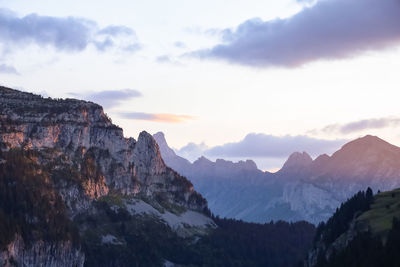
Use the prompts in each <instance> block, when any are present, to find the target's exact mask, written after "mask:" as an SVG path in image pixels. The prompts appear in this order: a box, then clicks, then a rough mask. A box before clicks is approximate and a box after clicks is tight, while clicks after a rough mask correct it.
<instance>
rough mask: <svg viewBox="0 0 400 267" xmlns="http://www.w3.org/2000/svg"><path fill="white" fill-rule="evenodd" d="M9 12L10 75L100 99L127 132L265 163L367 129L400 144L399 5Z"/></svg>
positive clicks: (21, 83) (301, 2)
mask: <svg viewBox="0 0 400 267" xmlns="http://www.w3.org/2000/svg"><path fill="white" fill-rule="evenodd" d="M0 8H1V9H0V83H1V84H3V85H5V86H9V87H13V88H16V89H21V90H26V91H31V92H36V93H41V94H43V95H46V96H50V97H76V98H81V99H86V100H91V101H95V102H98V103H100V104H102V105H103V106H104V108H105V111H106V112H107V113H108V114H109V115H110V116H111V117H112V118H113V122H115V123H116V124H118V125H120V126H121V127H123V128H124V131H125V135H126V136H133V137H137V136H138V133H139V132H140V131H142V130H147V131H148V132H150V133H155V132H157V131H163V132H164V133H165V134H166V137H167V140H168V142H169V144H170V145H171V146H172V147H174V148H176V149H177V150H178V151H179V152H180V153H182V154H183V155H188V156H192V157H195V156H197V155H198V153H199V151H204V150H207V153H208V155H209V156H210V157H213V158H217V157H223V158H230V159H235V160H236V159H245V158H252V159H255V160H256V162H257V164H258V165H259V166H260V168H263V169H271V168H276V167H279V166H280V165H281V164H282V160H283V159H284V158H285V157H287V156H288V154H290V152H291V151H295V150H306V151H309V152H310V154H312V155H313V156H316V155H318V154H320V153H332V152H333V151H334V150H335V149H337V148H339V147H340V145H342V144H343V143H344V142H345V141H346V140H351V139H353V138H356V137H359V136H362V135H365V134H374V135H378V136H380V137H382V138H384V139H386V140H388V141H389V142H392V143H393V144H396V145H400V133H399V129H400V109H399V104H398V103H399V99H400V93H399V85H400V75H399V69H400V19H399V18H400V2H399V1H398V0H379V1H378V0H317V1H312V0H308V1H307V0H279V1H278V0H263V1H261V0H260V1H256V0H247V1H243V0H240V1H239V0H231V1H229V4H227V1H222V0H213V1H209V0H203V1H186V0H169V1H161V0H158V1H156V0H148V1H132V0H129V1H128V0H125V1H124V0H114V1H101V0H97V1H94V0H85V1H78V0H69V1H62V0H59V1H51V0H35V1H28V0H13V1H7V0H0ZM188 144H189V145H188ZM276 144H279V146H277V145H276Z"/></svg>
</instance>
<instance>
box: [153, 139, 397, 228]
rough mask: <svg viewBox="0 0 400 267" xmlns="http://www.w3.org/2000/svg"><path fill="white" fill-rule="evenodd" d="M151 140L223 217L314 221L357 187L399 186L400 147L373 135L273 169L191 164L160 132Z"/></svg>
mask: <svg viewBox="0 0 400 267" xmlns="http://www.w3.org/2000/svg"><path fill="white" fill-rule="evenodd" d="M155 138H156V140H157V142H159V143H161V144H163V145H162V146H161V153H162V155H163V157H164V160H165V162H166V164H167V165H169V166H171V167H172V168H174V169H175V170H177V171H178V172H180V173H182V174H184V175H185V176H187V177H188V178H189V179H190V180H191V181H192V182H193V184H194V185H195V188H196V190H198V191H199V192H200V193H201V194H202V195H204V196H205V197H206V198H207V200H208V202H209V207H210V209H211V211H212V212H213V213H215V214H217V215H220V216H222V217H225V216H226V217H233V218H237V219H243V220H246V221H253V222H265V221H269V220H279V219H282V220H289V221H297V220H307V221H310V222H313V223H319V222H320V221H324V220H327V219H328V218H329V217H330V216H331V215H332V214H333V212H334V211H335V210H336V208H337V207H338V206H340V204H341V203H342V202H344V201H346V199H347V198H349V197H351V196H352V195H353V194H354V193H356V192H358V191H359V190H366V189H367V188H368V187H371V188H372V189H373V190H374V191H375V192H376V191H378V190H390V189H393V188H397V187H400V148H398V147H396V146H393V145H391V144H389V143H387V142H385V141H383V140H382V139H379V138H378V137H375V136H369V135H367V136H365V137H363V138H359V139H357V140H354V141H352V142H349V143H347V144H346V145H344V146H343V147H342V148H341V149H340V150H338V151H337V152H336V153H334V154H333V155H332V156H328V155H326V154H324V155H321V156H319V157H317V158H316V159H315V160H313V159H312V158H311V157H310V156H309V155H308V154H307V153H306V152H302V153H299V152H294V153H293V154H292V155H290V157H289V158H288V160H287V161H286V162H285V164H284V166H283V167H282V169H281V170H279V171H278V172H277V173H268V172H261V171H260V170H258V169H257V168H256V167H255V168H254V167H253V168H252V167H251V164H245V162H239V163H232V162H228V161H224V160H217V161H216V162H212V161H210V160H208V159H206V158H204V157H202V158H199V159H198V160H197V161H195V162H194V163H193V164H191V163H190V162H187V161H186V160H185V159H183V158H181V157H179V156H177V155H176V154H175V153H173V151H172V152H171V150H168V149H169V148H168V145H167V144H166V141H165V139H164V135H161V134H157V136H155ZM245 166H247V167H245Z"/></svg>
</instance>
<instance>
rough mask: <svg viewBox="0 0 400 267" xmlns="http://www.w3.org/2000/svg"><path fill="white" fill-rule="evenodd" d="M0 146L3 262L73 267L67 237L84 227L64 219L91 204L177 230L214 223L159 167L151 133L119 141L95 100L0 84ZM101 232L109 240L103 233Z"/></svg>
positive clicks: (79, 255)
mask: <svg viewBox="0 0 400 267" xmlns="http://www.w3.org/2000/svg"><path fill="white" fill-rule="evenodd" d="M0 147H1V154H0V155H1V159H0V163H1V164H0V170H1V171H2V175H1V185H2V190H3V191H2V194H1V207H2V209H1V213H2V216H1V217H2V219H1V220H2V223H3V224H2V226H3V230H4V229H7V230H8V231H7V235H6V236H7V238H5V239H3V240H2V241H3V242H2V244H1V245H2V246H1V248H2V249H6V251H7V253H2V254H1V256H0V262H2V263H4V264H6V263H7V262H8V263H12V262H16V263H18V265H19V264H21V265H25V264H27V265H35V266H39V265H40V266H42V265H43V266H49V265H53V266H81V265H82V264H83V262H84V259H85V253H84V251H82V249H81V248H79V245H76V244H79V242H78V241H77V240H78V239H79V238H77V237H76V236H79V232H82V233H83V235H84V234H85V233H86V227H87V226H88V225H87V222H83V221H82V223H81V224H80V225H78V226H76V227H75V228H77V229H75V228H74V227H72V225H73V224H72V221H73V220H75V219H79V218H80V217H82V216H83V217H84V216H88V213H89V214H90V213H93V214H96V213H97V214H100V213H101V212H102V210H104V207H103V208H100V206H96V205H98V204H96V203H99V202H106V203H108V204H109V205H110V208H111V209H117V208H120V207H122V206H124V207H127V208H128V212H129V214H128V215H129V216H135V215H136V214H149V216H150V215H151V216H155V217H158V218H159V220H160V221H165V222H167V223H168V224H169V225H170V226H172V227H173V228H174V230H176V232H179V233H181V232H182V234H188V233H189V232H190V231H198V232H199V231H202V230H201V229H203V228H204V230H206V229H207V228H209V227H214V225H215V224H214V223H213V222H212V220H211V219H210V218H208V217H207V215H206V213H207V202H206V200H205V199H204V198H203V197H202V196H201V195H200V194H198V193H197V192H196V191H194V189H193V185H192V184H191V183H190V182H189V181H188V180H187V179H186V178H184V177H182V176H180V175H178V174H177V173H176V172H175V171H173V170H172V169H170V168H169V167H167V166H166V165H165V164H164V162H163V160H162V158H161V155H160V152H159V149H158V145H157V143H156V142H155V140H154V139H153V137H152V136H151V135H150V134H148V133H146V132H142V133H141V134H140V136H139V139H138V140H137V141H136V140H135V139H133V138H125V137H124V136H123V132H122V129H121V128H119V127H117V126H115V125H114V124H112V122H111V120H110V119H109V118H108V117H107V115H106V114H104V112H103V109H102V107H101V106H99V105H97V104H94V103H90V102H85V101H79V100H74V99H66V100H60V99H50V98H42V97H40V96H37V95H33V94H29V93H23V92H19V91H16V90H12V89H9V88H4V87H1V88H0ZM28 188H30V189H28ZM110 196H113V197H112V198H113V199H117V202H118V205H117V206H115V204H112V205H111V204H110V202H107V201H113V199H110ZM36 204H38V205H36ZM12 208H14V209H12ZM175 210H178V211H179V213H178V212H177V211H175ZM117 211H118V209H117V210H116V212H117ZM159 211H160V212H159ZM21 213H22V214H21ZM177 214H179V215H180V216H178V215H177ZM24 217H26V220H25V219H24ZM193 217H196V218H198V221H196V222H192V221H193V219H192V221H191V219H190V218H193ZM4 218H7V219H6V221H3V219H4ZM46 222H50V223H51V225H54V229H51V230H54V233H48V232H47V231H46V230H45V227H44V226H45V225H46ZM191 226H193V230H190V227H191ZM186 232H188V233H186ZM97 234H98V235H100V234H99V233H97ZM101 236H103V237H105V238H106V237H108V236H111V237H110V238H108V239H110V240H114V239H113V238H115V237H113V236H114V235H113V234H112V231H111V230H110V233H107V231H105V232H104V233H102V234H101V235H100V237H101ZM106 239H107V238H106ZM108 239H107V240H108ZM115 242H123V241H122V240H119V241H115ZM100 244H101V242H100ZM51 256H53V257H51ZM54 258H56V259H58V260H60V261H57V260H54ZM6 265H7V264H6Z"/></svg>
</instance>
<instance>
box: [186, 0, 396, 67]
mask: <svg viewBox="0 0 400 267" xmlns="http://www.w3.org/2000/svg"><path fill="white" fill-rule="evenodd" d="M399 14H400V1H399V0H381V1H377V0H320V1H318V2H317V3H316V4H315V5H313V6H310V7H307V8H304V9H303V10H302V11H300V12H299V13H297V14H295V15H293V16H292V17H289V18H285V19H275V20H271V21H262V20H261V19H251V20H248V21H245V22H244V23H242V24H240V25H239V26H238V27H237V28H236V29H235V30H231V29H225V30H222V31H220V33H221V34H222V36H223V38H222V40H223V43H221V44H219V45H216V46H214V47H212V48H210V49H205V50H199V51H194V52H191V53H189V54H187V55H189V56H194V57H199V58H215V59H222V60H226V61H228V62H232V63H236V64H243V65H249V66H255V67H269V66H281V67H296V66H300V65H303V64H305V63H308V62H312V61H316V60H321V59H324V60H329V59H340V58H348V57H353V56H356V55H359V54H361V53H363V52H366V51H371V50H380V49H385V48H389V47H392V46H395V45H398V44H399V43H400V19H399Z"/></svg>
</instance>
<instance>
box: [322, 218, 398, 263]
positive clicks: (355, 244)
mask: <svg viewBox="0 0 400 267" xmlns="http://www.w3.org/2000/svg"><path fill="white" fill-rule="evenodd" d="M336 266H347V267H358V266H363V267H377V266H385V267H398V266H400V222H399V220H398V219H397V218H394V219H393V228H392V230H390V232H389V234H388V236H387V242H386V244H383V242H382V239H381V237H379V236H372V234H371V233H369V232H364V233H360V234H358V235H357V236H356V237H355V238H354V239H353V240H352V241H351V242H350V243H349V244H348V246H347V247H346V248H345V249H344V250H341V251H340V252H337V253H334V254H333V255H332V256H331V257H330V258H329V261H326V259H324V258H323V257H321V258H320V259H319V262H318V265H317V267H336Z"/></svg>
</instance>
